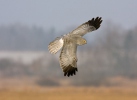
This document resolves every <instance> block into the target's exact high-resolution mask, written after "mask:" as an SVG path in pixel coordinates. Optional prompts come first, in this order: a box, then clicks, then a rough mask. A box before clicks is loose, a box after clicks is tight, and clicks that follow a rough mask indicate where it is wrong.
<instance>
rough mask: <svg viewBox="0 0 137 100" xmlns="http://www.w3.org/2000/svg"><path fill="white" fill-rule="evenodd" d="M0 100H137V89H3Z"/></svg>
mask: <svg viewBox="0 0 137 100" xmlns="http://www.w3.org/2000/svg"><path fill="white" fill-rule="evenodd" d="M0 100H137V89H134V88H132V89H131V88H123V87H119V88H118V87H113V88H112V87H110V88H108V87H97V88H95V87H64V88H63V87H60V88H59V87H57V88H56V87H54V88H35V89H34V88H31V89H30V88H20V89H8V90H7V89H1V90H0Z"/></svg>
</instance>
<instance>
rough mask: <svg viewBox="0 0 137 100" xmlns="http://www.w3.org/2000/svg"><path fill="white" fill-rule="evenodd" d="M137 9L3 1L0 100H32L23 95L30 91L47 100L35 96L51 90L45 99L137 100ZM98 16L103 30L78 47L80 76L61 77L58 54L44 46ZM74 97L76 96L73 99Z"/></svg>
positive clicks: (120, 2)
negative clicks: (101, 21) (107, 96)
mask: <svg viewBox="0 0 137 100" xmlns="http://www.w3.org/2000/svg"><path fill="white" fill-rule="evenodd" d="M136 9H137V1H136V0H132V1H131V0H115V1H110V0H104V1H103V0H102V1H101V0H70V1H68V0H58V1H57V0H56V1H55V0H39V1H38V0H1V1H0V95H2V94H4V93H5V94H6V95H3V96H1V97H0V98H1V99H2V98H5V100H11V99H6V98H7V97H10V96H11V95H12V96H11V97H12V98H13V99H14V100H16V99H17V100H18V97H20V96H22V97H24V98H27V97H28V95H29V98H30V99H31V94H29V93H30V92H27V94H25V93H26V91H27V90H28V91H33V93H34V92H36V91H37V95H38V94H39V98H41V100H44V99H45V98H46V97H44V96H43V95H42V94H41V92H40V93H39V92H38V91H46V92H42V93H43V94H44V95H46V94H47V93H49V92H47V90H49V91H50V92H51V91H52V92H51V94H50V93H49V94H50V95H46V96H47V98H48V100H53V98H50V97H55V98H54V99H55V100H58V99H57V97H58V96H59V97H60V99H59V100H61V98H63V96H65V99H66V98H69V93H70V94H71V95H70V96H71V99H73V98H76V99H78V97H80V95H81V96H83V97H87V98H85V99H87V100H91V98H92V99H93V98H94V100H102V99H99V98H98V97H100V98H101V97H104V98H105V96H106V95H105V94H107V95H110V96H111V95H115V97H118V98H117V100H121V99H124V100H136V98H137V21H136V18H137V11H136ZM97 16H99V17H102V19H103V23H102V24H101V27H100V28H99V29H98V30H97V31H94V32H92V33H88V34H87V35H85V36H84V37H85V38H86V39H87V42H88V44H87V45H84V46H79V47H78V52H77V54H78V70H79V72H78V73H76V74H77V75H75V76H73V77H64V76H63V72H62V70H61V69H60V66H59V62H58V61H59V59H58V58H59V53H57V54H56V55H52V54H50V53H49V52H48V48H47V47H48V44H49V43H50V42H51V41H52V40H54V38H56V37H58V36H60V35H63V34H67V33H68V32H71V31H72V30H73V29H75V28H76V27H77V26H79V25H81V24H82V23H84V22H86V21H88V20H90V19H92V18H93V17H97ZM62 88H63V89H62ZM121 88H122V89H121ZM64 89H65V90H64ZM15 90H17V91H19V90H20V91H22V92H17V91H15ZM3 91H4V92H3ZM11 91H12V92H11ZM23 91H25V92H23ZM57 91H60V93H59V94H58V92H57ZM62 91H65V92H66V91H67V93H68V94H67V95H66V94H65V93H64V92H62ZM72 91H73V92H72ZM85 91H86V94H79V93H85ZM119 91H120V92H119ZM125 91H126V92H125ZM75 92H77V95H73V96H72V94H73V93H75ZM54 93H55V94H54ZM96 93H97V94H96ZM100 93H101V94H100ZM103 93H105V94H104V95H103V96H101V95H102V94H103ZM115 93H121V94H123V95H119V94H115ZM7 94H8V95H9V96H7ZM17 94H19V95H20V96H18V95H17ZM34 94H36V93H34ZM92 94H94V96H93V95H92ZM55 95H56V96H55ZM60 95H61V96H60ZM128 95H130V96H128ZM48 96H49V97H48ZM66 96H67V97H66ZM120 96H121V97H120ZM32 97H34V95H32ZM128 97H129V99H128ZM15 98H16V99H15ZM36 98H37V97H35V98H33V100H35V99H36ZM125 98H126V99H125ZM30 99H25V100H30ZM110 99H111V100H113V96H111V97H110ZM110 99H108V100H110ZM22 100H23V99H22ZM79 100H81V97H80V98H79ZM105 100H107V99H106V98H105ZM114 100H115V99H114Z"/></svg>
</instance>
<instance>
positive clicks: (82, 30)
mask: <svg viewBox="0 0 137 100" xmlns="http://www.w3.org/2000/svg"><path fill="white" fill-rule="evenodd" d="M101 23H102V19H101V17H96V18H92V19H91V20H89V21H87V22H85V23H83V24H82V25H80V26H79V27H77V28H76V29H75V30H73V31H72V32H70V33H68V34H65V35H63V36H61V37H57V38H56V39H55V40H54V41H52V42H50V43H49V46H48V49H49V52H50V53H51V54H56V53H57V52H58V51H59V50H60V49H61V48H62V50H61V53H60V56H59V63H60V67H61V68H62V70H63V72H64V76H68V77H69V76H70V75H71V76H73V75H75V74H76V71H78V69H77V61H78V59H77V55H76V53H77V46H80V45H84V44H86V43H87V41H86V39H84V38H83V37H82V36H83V35H85V34H86V33H89V32H92V31H95V30H97V29H98V28H99V27H100V25H101Z"/></svg>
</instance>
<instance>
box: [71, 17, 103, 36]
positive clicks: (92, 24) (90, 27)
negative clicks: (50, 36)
mask: <svg viewBox="0 0 137 100" xmlns="http://www.w3.org/2000/svg"><path fill="white" fill-rule="evenodd" d="M101 23H102V20H101V17H96V18H92V19H91V20H89V21H88V22H85V23H83V24H82V25H80V26H79V27H77V28H76V29H75V30H73V31H72V32H71V33H70V34H75V35H80V36H83V35H85V34H86V33H88V32H91V31H94V30H97V29H98V28H99V27H100V25H101Z"/></svg>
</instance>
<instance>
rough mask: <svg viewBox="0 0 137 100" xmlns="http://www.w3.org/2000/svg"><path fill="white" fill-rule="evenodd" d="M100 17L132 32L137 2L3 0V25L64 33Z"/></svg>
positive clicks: (0, 1)
mask: <svg viewBox="0 0 137 100" xmlns="http://www.w3.org/2000/svg"><path fill="white" fill-rule="evenodd" d="M96 16H101V17H102V18H103V20H104V23H105V22H106V21H107V20H111V21H112V22H114V23H116V24H120V25H122V26H123V27H124V28H126V29H130V28H132V27H135V25H136V26H137V0H113V1H112V0H0V25H3V24H4V25H8V24H14V23H23V24H25V25H29V26H33V25H37V26H40V27H43V28H44V29H49V28H51V27H55V28H56V29H57V30H64V29H66V28H68V27H71V26H72V25H75V26H77V25H80V24H82V23H83V22H85V21H88V20H89V19H91V18H92V17H96Z"/></svg>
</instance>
